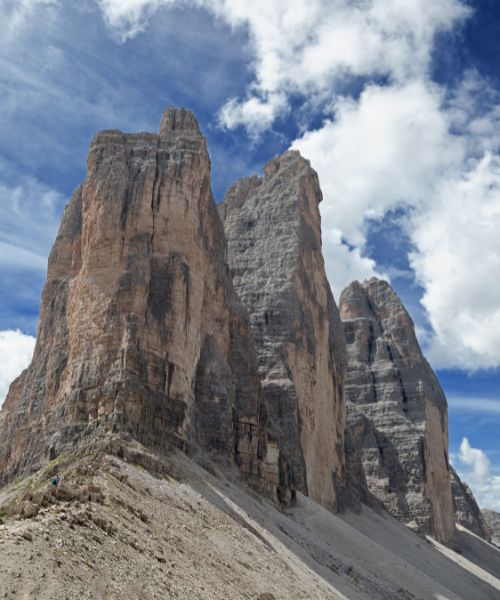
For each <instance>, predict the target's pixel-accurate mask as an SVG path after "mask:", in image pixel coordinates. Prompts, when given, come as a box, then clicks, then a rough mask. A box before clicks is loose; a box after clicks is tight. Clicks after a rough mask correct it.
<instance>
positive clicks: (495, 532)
mask: <svg viewBox="0 0 500 600" xmlns="http://www.w3.org/2000/svg"><path fill="white" fill-rule="evenodd" d="M481 514H482V516H483V519H484V521H485V524H486V527H487V528H488V533H489V534H490V536H491V541H492V542H493V543H494V544H495V545H496V546H498V547H499V548H500V513H497V512H496V511H494V510H488V509H484V510H482V511H481Z"/></svg>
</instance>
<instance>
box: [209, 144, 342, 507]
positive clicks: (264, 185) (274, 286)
mask: <svg viewBox="0 0 500 600" xmlns="http://www.w3.org/2000/svg"><path fill="white" fill-rule="evenodd" d="M264 172H265V175H264V177H257V176H253V177H249V178H246V179H242V180H241V181H239V182H238V183H236V184H235V185H234V186H233V187H232V188H231V189H230V190H229V191H228V193H227V195H226V197H225V200H224V203H223V204H222V205H220V207H219V210H220V213H221V216H222V218H223V222H224V229H225V232H226V237H227V240H228V262H229V266H230V270H231V274H232V276H233V282H234V286H235V289H236V291H237V293H238V296H239V297H240V298H241V301H242V302H243V304H244V306H245V307H246V309H247V310H248V312H249V315H250V323H251V328H252V333H253V336H254V339H255V344H256V349H257V355H258V364H259V374H260V378H261V382H262V390H263V397H264V404H265V409H266V411H267V416H268V433H269V435H271V436H273V437H274V438H275V439H276V442H277V445H278V447H279V449H280V452H281V454H280V456H281V464H282V467H283V469H282V473H283V472H285V474H286V479H287V481H288V482H289V485H290V487H293V486H296V487H297V488H298V489H299V490H301V491H303V492H304V493H307V494H308V495H309V496H310V497H311V498H313V499H314V500H316V501H318V502H320V503H321V504H323V505H324V506H327V507H328V508H330V509H332V510H336V509H338V508H339V505H340V504H341V495H342V490H343V489H344V484H345V463H344V420H345V415H344V410H345V409H344V401H343V390H342V387H343V371H344V361H345V357H344V354H345V344H344V339H343V334H342V325H341V322H340V319H339V314H338V309H337V307H336V305H335V301H334V299H333V296H332V293H331V290H330V286H329V284H328V281H327V279H326V275H325V270H324V264H323V257H322V254H321V225H320V215H319V210H318V204H319V202H320V201H321V199H322V196H321V191H320V188H319V184H318V178H317V175H316V173H315V171H313V170H312V169H311V167H310V165H309V162H308V161H306V160H304V159H303V158H302V157H301V156H300V154H299V153H298V152H295V151H289V152H286V153H285V154H283V155H281V156H278V157H276V158H275V159H273V160H272V161H270V162H269V163H268V164H267V165H266V167H265V170H264Z"/></svg>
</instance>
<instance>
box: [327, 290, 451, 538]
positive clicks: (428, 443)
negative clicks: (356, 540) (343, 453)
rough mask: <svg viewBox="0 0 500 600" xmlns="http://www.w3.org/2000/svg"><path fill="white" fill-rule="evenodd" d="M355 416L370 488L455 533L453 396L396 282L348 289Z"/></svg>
mask: <svg viewBox="0 0 500 600" xmlns="http://www.w3.org/2000/svg"><path fill="white" fill-rule="evenodd" d="M339 306H340V314H341V318H342V321H343V325H344V332H345V337H346V344H347V360H348V369H347V379H346V386H345V392H346V399H347V413H348V419H347V420H348V424H349V427H350V430H351V432H352V435H353V437H354V440H355V444H356V447H357V449H358V452H359V453H360V456H361V460H362V463H363V466H364V471H365V475H366V481H367V484H368V487H369V490H370V492H371V493H372V494H373V495H374V496H375V497H377V498H378V499H379V500H381V501H382V502H383V504H384V505H385V507H386V508H387V510H389V512H391V513H392V514H393V515H394V516H396V517H397V518H398V519H400V520H401V521H403V522H405V523H407V524H409V525H411V526H413V527H415V528H417V529H419V530H420V531H424V532H429V533H432V534H433V535H435V536H436V537H437V538H438V539H440V540H448V539H450V538H451V536H452V535H453V532H454V524H455V518H454V505H453V496H452V489H451V481H450V467H449V463H448V416H447V403H446V398H445V396H444V393H443V391H442V389H441V387H440V385H439V382H438V380H437V378H436V376H435V374H434V373H433V371H432V369H431V367H430V366H429V364H428V363H427V361H426V360H425V358H424V357H423V355H422V352H421V350H420V347H419V344H418V342H417V339H416V336H415V328H414V325H413V322H412V320H411V318H410V316H409V314H408V312H407V311H406V309H405V308H404V306H403V304H402V302H401V300H400V299H399V298H398V296H397V295H396V293H395V292H394V290H393V289H392V288H391V286H390V285H389V284H388V283H387V282H385V281H380V280H378V279H375V278H373V279H370V280H369V281H365V282H363V283H359V282H353V283H352V284H351V285H350V286H348V287H347V288H346V289H345V290H344V291H343V292H342V294H341V297H340V303H339Z"/></svg>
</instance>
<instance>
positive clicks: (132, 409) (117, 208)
mask: <svg viewBox="0 0 500 600" xmlns="http://www.w3.org/2000/svg"><path fill="white" fill-rule="evenodd" d="M263 415H264V411H262V410H261V391H260V383H259V377H258V373H257V361H256V355H255V352H254V349H253V342H252V341H251V336H250V328H249V322H248V317H247V315H246V311H245V309H244V308H243V306H242V305H241V303H240V302H239V300H238V298H237V296H236V294H235V292H234V288H233V285H232V281H231V277H230V276H229V271H228V268H227V264H226V242H225V237H224V230H223V227H222V224H221V220H220V217H219V215H218V212H217V209H216V205H215V203H214V200H213V197H212V192H211V187H210V160H209V156H208V152H207V146H206V141H205V138H204V137H203V135H202V134H201V132H200V129H199V127H198V123H197V121H196V118H195V117H194V115H193V113H192V112H190V111H188V110H185V109H174V108H169V109H167V110H166V111H165V113H164V115H163V118H162V120H161V125H160V133H159V135H157V134H150V133H138V134H125V133H122V132H121V131H114V130H113V131H103V132H101V133H98V134H97V135H96V136H95V138H94V139H93V141H92V143H91V146H90V152H89V155H88V162H87V176H86V179H85V181H84V183H83V184H82V185H81V186H80V187H79V188H78V189H77V190H76V191H75V193H74V194H73V196H72V198H71V201H70V203H69V204H68V206H67V207H66V210H65V213H64V217H63V220H62V223H61V227H60V230H59V234H58V236H57V240H56V242H55V244H54V247H53V249H52V252H51V255H50V259H49V266H48V276H47V283H46V285H45V288H44V291H43V297H42V303H41V312H40V323H39V332H38V340H37V345H36V349H35V353H34V357H33V360H32V363H31V365H30V366H29V368H28V369H27V370H26V371H24V373H23V374H22V375H21V376H20V377H19V378H18V379H17V380H16V381H15V382H14V383H13V384H12V386H11V388H10V392H9V394H8V396H7V399H6V401H5V404H4V407H3V410H2V413H1V417H0V419H1V421H0V440H1V445H0V477H1V479H3V480H5V479H8V478H9V477H11V476H12V475H14V474H16V473H17V472H19V471H20V470H23V469H34V468H36V467H37V466H38V465H39V464H41V463H42V462H43V461H45V460H47V459H48V458H50V457H53V456H56V455H57V454H58V453H59V452H61V450H62V449H63V448H64V447H65V446H67V445H68V444H69V445H71V444H72V443H74V442H75V440H77V439H81V438H82V436H85V435H89V434H90V433H91V432H92V431H94V430H96V429H102V428H104V429H105V430H106V429H114V430H121V431H124V432H127V433H128V434H130V435H132V436H134V437H135V438H136V439H139V440H141V441H143V442H145V443H148V444H149V445H152V446H153V447H155V448H161V447H164V446H165V445H168V444H174V445H176V446H178V447H181V448H183V449H185V450H187V451H191V450H193V449H195V448H202V449H204V450H213V451H214V452H217V453H219V454H220V455H223V456H226V457H227V458H228V459H231V460H235V461H236V462H237V463H238V464H239V465H240V467H241V468H242V470H243V471H244V472H245V473H246V474H247V476H248V477H249V478H250V479H253V480H255V481H258V482H259V485H260V486H261V487H263V488H268V487H269V488H270V489H271V491H272V490H274V492H273V493H275V491H276V490H275V488H276V485H275V484H276V481H277V479H278V477H279V475H278V465H277V458H276V455H275V454H276V453H275V452H274V450H273V447H272V444H271V448H270V450H269V453H268V452H267V445H266V440H265V436H264V427H261V419H262V418H263ZM266 457H267V458H266ZM266 460H267V463H269V464H266ZM283 490H284V491H283V493H284V494H286V486H285V487H284V488H283Z"/></svg>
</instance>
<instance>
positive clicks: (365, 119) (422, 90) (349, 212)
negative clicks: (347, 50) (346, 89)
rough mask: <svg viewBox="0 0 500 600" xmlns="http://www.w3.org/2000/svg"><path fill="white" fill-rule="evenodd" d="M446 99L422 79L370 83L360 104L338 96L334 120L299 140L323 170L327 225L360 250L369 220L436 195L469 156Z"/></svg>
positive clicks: (305, 154)
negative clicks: (451, 124) (444, 109)
mask: <svg viewBox="0 0 500 600" xmlns="http://www.w3.org/2000/svg"><path fill="white" fill-rule="evenodd" d="M441 102H442V92H441V91H440V89H439V88H438V87H437V86H435V85H431V84H428V83H425V82H422V81H413V82H409V83H407V84H405V85H401V86H375V85H372V86H368V87H367V88H366V89H365V90H364V91H363V93H362V94H361V97H360V98H359V100H358V101H354V100H352V99H348V98H340V99H338V100H337V101H336V103H335V106H334V111H335V119H334V120H333V119H332V120H328V121H326V122H325V123H324V125H323V126H322V127H321V129H319V130H317V131H312V132H307V133H306V134H304V136H303V137H302V138H300V139H298V140H295V142H294V143H293V145H292V146H293V147H294V148H297V149H298V150H300V152H301V153H302V154H303V155H304V156H305V157H307V158H308V159H309V160H310V161H311V164H312V165H313V166H314V168H315V169H316V170H317V171H318V174H319V178H320V182H321V187H322V190H323V195H324V196H325V199H326V201H325V205H324V206H323V220H324V226H325V225H326V226H327V227H329V226H333V225H334V226H335V227H337V228H338V229H340V230H341V231H342V233H343V235H344V237H345V238H347V240H348V241H349V242H350V243H351V244H355V245H357V246H359V247H360V248H361V249H362V247H363V245H364V242H365V234H366V227H367V219H370V218H380V217H383V215H384V214H385V213H386V212H387V211H389V210H393V209H395V208H397V207H398V206H405V205H411V206H419V205H421V204H422V203H424V202H426V201H427V199H428V198H429V196H430V195H431V194H434V192H435V185H436V180H438V179H439V178H441V177H442V176H443V175H444V174H446V173H447V172H449V171H450V170H453V169H454V168H456V167H459V166H460V165H461V164H462V161H463V157H464V153H465V149H464V143H463V141H462V139H461V138H460V137H458V136H453V135H451V134H450V133H449V123H448V119H447V117H446V115H445V114H444V113H443V112H442V111H441Z"/></svg>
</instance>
